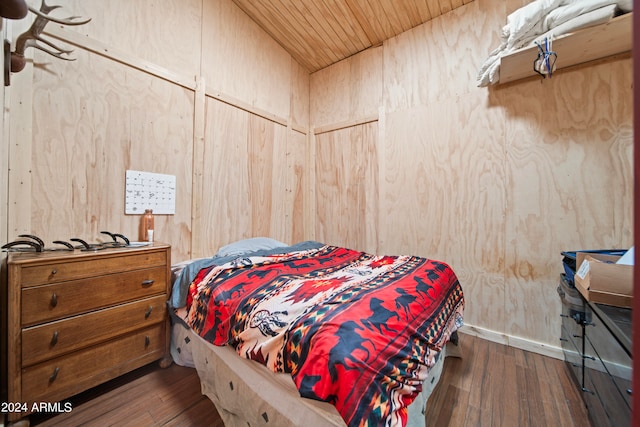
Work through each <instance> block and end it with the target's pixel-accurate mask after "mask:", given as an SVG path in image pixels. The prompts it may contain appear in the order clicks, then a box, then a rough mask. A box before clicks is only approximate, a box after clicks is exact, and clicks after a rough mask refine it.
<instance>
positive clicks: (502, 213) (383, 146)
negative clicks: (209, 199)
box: [311, 0, 633, 353]
mask: <svg viewBox="0 0 640 427" xmlns="http://www.w3.org/2000/svg"><path fill="white" fill-rule="evenodd" d="M516 3H519V2H517V1H514V2H510V3H509V2H508V3H504V2H498V1H493V0H477V1H474V2H473V3H471V4H468V5H465V6H463V7H460V8H458V9H456V10H455V11H453V12H452V13H450V14H447V15H445V16H442V17H439V18H436V19H433V20H432V21H430V22H428V23H426V24H423V25H420V26H418V27H416V28H413V29H412V30H410V31H408V32H405V33H403V34H401V35H399V36H397V37H395V38H393V39H391V40H389V41H387V42H385V43H384V45H383V46H382V48H380V50H382V54H383V58H384V60H383V71H382V76H384V80H383V98H382V104H381V106H382V107H383V110H384V111H383V112H381V113H380V117H381V118H382V119H383V120H382V121H381V122H379V124H381V125H382V126H384V129H383V131H382V132H381V133H380V139H379V141H377V142H376V141H369V147H370V148H371V149H372V148H373V147H376V144H377V148H378V153H377V162H378V164H377V169H378V173H379V180H378V183H379V184H378V188H377V190H374V191H373V192H374V193H377V197H378V203H379V210H378V216H377V221H378V226H377V230H376V233H377V247H378V250H379V252H382V253H414V254H418V255H423V256H427V257H434V258H438V259H441V260H443V261H445V262H448V263H450V264H451V266H452V267H453V268H454V270H455V271H456V272H457V273H458V274H459V276H460V278H461V282H462V284H463V288H464V289H465V295H466V297H467V298H466V301H467V305H466V307H465V321H466V322H467V323H468V324H469V325H473V326H475V327H478V328H479V329H480V330H484V331H492V333H493V334H494V335H495V336H497V337H500V336H502V337H507V338H505V342H509V343H514V344H515V345H519V346H526V347H527V348H528V349H534V348H536V347H538V348H539V349H540V350H539V351H544V348H557V347H558V334H559V330H560V317H559V313H560V306H559V298H558V296H557V293H556V290H555V289H556V286H557V283H558V275H559V273H560V272H561V271H562V264H561V256H560V252H561V251H563V250H571V249H580V248H603V247H629V246H630V245H631V244H632V235H631V232H632V217H631V213H632V205H631V201H632V194H631V186H632V182H633V179H632V176H633V172H632V161H631V157H632V118H631V117H632V109H631V90H630V89H631V85H632V81H633V80H632V75H631V70H632V67H631V60H630V59H628V58H627V59H624V58H623V59H616V60H613V61H608V62H605V63H601V64H596V65H594V66H589V67H581V68H579V69H575V70H572V71H570V72H567V74H566V75H565V76H561V75H558V76H554V78H553V79H552V80H545V81H540V80H537V81H530V82H525V83H523V84H513V85H506V86H505V87H501V88H500V89H497V90H496V89H491V90H485V89H478V88H476V87H475V72H476V70H477V67H479V65H480V64H481V63H482V61H484V57H483V56H484V54H485V52H488V51H489V50H490V49H492V48H493V47H495V46H493V43H495V42H496V41H497V37H496V36H495V35H494V34H497V32H498V30H499V28H501V26H502V25H503V24H504V20H505V19H506V13H507V10H511V11H512V10H514V9H515V8H517V7H516V6H520V5H519V4H518V5H516ZM436 46H438V49H436V48H435V47H436ZM443 53H445V54H444V55H443ZM356 60H358V61H360V63H359V65H358V66H359V67H360V68H361V69H366V68H367V64H369V68H371V69H372V70H377V69H378V66H379V62H377V60H374V59H373V57H369V58H366V57H365V55H364V54H360V55H357V56H355V57H352V58H350V59H348V60H347V61H345V62H347V64H343V63H340V64H337V65H334V66H332V67H329V68H327V69H324V70H322V71H319V72H317V73H314V74H313V75H312V85H311V99H312V104H311V123H318V121H317V120H318V119H317V118H318V117H331V116H330V112H331V111H332V110H334V109H335V111H340V114H337V115H336V116H344V115H346V114H352V113H351V112H350V111H349V109H348V108H345V106H344V104H345V102H350V100H351V99H352V98H349V97H346V96H345V95H344V94H343V95H342V96H336V97H335V99H336V100H337V101H336V105H335V106H333V104H332V102H331V100H332V98H331V97H330V96H327V97H324V96H323V94H322V92H323V91H324V90H327V89H325V88H328V91H329V93H331V88H332V85H331V83H330V82H338V84H337V86H338V87H340V86H341V85H343V83H342V82H343V81H349V82H351V80H350V66H349V64H348V63H349V62H351V61H356ZM556 77H557V78H556ZM355 84H356V87H352V88H350V89H349V90H350V92H349V93H351V94H354V93H356V94H357V93H366V92H367V90H370V91H372V92H375V91H377V90H378V87H379V86H378V84H379V83H378V82H375V80H371V81H369V82H365V80H360V81H358V82H357V83H355ZM342 87H345V86H342ZM316 97H320V98H316ZM316 99H321V100H322V102H320V101H314V100H316ZM345 99H347V101H345ZM370 108H371V109H373V108H372V107H370ZM327 112H329V113H327ZM334 117H335V116H334ZM326 120H328V119H326ZM334 120H335V119H334ZM356 128H357V126H356V127H354V129H356ZM347 131H348V129H344V130H343V131H341V133H340V134H339V135H340V139H336V140H335V142H333V146H338V145H339V144H340V142H342V144H347V142H348V141H349V137H348V135H349V133H348V132H347ZM332 134H333V132H332ZM322 136H323V135H319V136H316V137H315V138H316V139H320V138H321V137H322ZM316 150H317V156H318V159H322V156H325V155H326V154H324V153H322V150H323V148H322V145H321V144H317V147H316ZM327 156H328V158H331V155H327ZM323 161H324V160H318V161H316V167H318V165H321V164H322V162H323ZM333 166H334V167H338V168H339V169H338V170H335V171H333V173H334V174H335V175H336V176H340V174H344V175H345V176H349V174H354V173H355V171H357V170H358V163H357V161H354V162H353V163H341V162H340V161H335V160H334V161H333ZM341 168H344V170H342V169H341ZM316 176H317V177H321V176H322V172H319V171H316ZM326 185H329V186H336V187H338V186H340V188H343V190H342V191H347V190H346V189H344V188H345V187H344V184H342V183H338V182H337V181H331V180H329V179H325V180H323V181H322V182H316V186H315V188H316V191H318V192H319V194H321V192H322V193H324V194H331V192H332V191H333V192H336V191H339V190H337V189H336V188H334V189H326V188H324V186H326ZM371 197H372V198H373V197H375V195H372V196H371ZM316 199H317V200H318V201H320V200H323V196H321V195H318V196H317V197H316ZM324 200H328V198H326V197H325V199H324ZM333 200H334V201H333V203H334V204H335V203H338V204H340V205H341V206H332V207H331V208H330V209H331V211H332V212H343V211H346V210H348V209H349V208H350V204H349V203H348V202H347V201H346V200H340V199H337V198H334V199H333ZM336 201H337V202H336ZM322 209H324V208H322V207H321V206H319V205H318V207H317V212H318V220H320V212H321V210H322ZM334 216H337V217H338V218H340V220H339V221H340V222H339V225H338V227H341V229H347V228H348V227H349V224H350V225H351V227H354V229H361V224H360V220H359V219H355V218H354V220H352V221H351V222H350V223H349V221H348V220H345V219H344V218H345V216H344V215H342V216H339V215H334ZM325 221H326V220H325ZM319 229H320V228H319V227H316V232H318V230H319ZM342 234H343V235H346V234H345V232H343V233H342ZM361 240H366V238H364V239H362V238H361ZM372 246H376V245H372ZM556 353H557V352H556Z"/></svg>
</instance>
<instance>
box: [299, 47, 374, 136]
mask: <svg viewBox="0 0 640 427" xmlns="http://www.w3.org/2000/svg"><path fill="white" fill-rule="evenodd" d="M382 61H383V56H382V49H381V48H373V49H370V50H367V51H366V52H363V53H362V54H360V55H357V56H355V57H353V58H351V59H350V60H348V61H343V62H340V63H337V64H335V65H333V66H331V67H329V68H327V69H325V70H324V71H323V72H322V73H314V74H312V75H311V77H310V90H311V93H313V96H312V97H311V98H310V104H311V107H310V109H311V111H312V112H313V114H312V116H311V125H312V126H314V127H322V126H324V125H330V124H332V123H340V122H345V121H348V120H353V119H359V118H361V117H365V116H370V115H374V114H375V115H377V114H378V108H379V106H380V103H381V100H382V83H383V77H382V70H383V65H382V64H383V62H382Z"/></svg>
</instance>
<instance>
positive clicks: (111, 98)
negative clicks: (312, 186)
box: [6, 0, 309, 262]
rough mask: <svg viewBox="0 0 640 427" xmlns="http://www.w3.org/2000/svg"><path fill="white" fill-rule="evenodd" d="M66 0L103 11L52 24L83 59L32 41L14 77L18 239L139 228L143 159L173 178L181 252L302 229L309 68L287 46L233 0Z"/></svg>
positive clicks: (165, 225)
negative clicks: (129, 194) (134, 189)
mask: <svg viewBox="0 0 640 427" xmlns="http://www.w3.org/2000/svg"><path fill="white" fill-rule="evenodd" d="M59 4H61V5H62V6H63V8H62V9H61V10H59V11H56V13H57V14H58V16H69V15H83V16H89V17H92V18H93V19H92V21H91V22H90V23H88V24H86V25H83V26H80V27H64V28H63V27H60V26H58V25H54V24H50V25H49V26H48V27H47V30H46V31H47V33H48V36H49V37H50V38H53V39H56V40H57V42H58V43H59V44H61V45H66V46H71V47H73V48H74V49H75V52H74V54H73V55H74V57H75V58H76V60H75V61H73V62H65V61H60V60H57V59H55V58H51V57H49V56H47V55H45V54H43V53H41V52H36V51H33V52H30V54H31V55H33V61H30V63H29V64H28V65H27V69H26V70H25V71H23V72H22V73H20V74H15V75H14V76H13V83H12V86H11V87H10V89H9V90H8V93H10V103H9V106H8V109H7V110H8V111H9V114H10V120H11V125H10V131H9V134H10V135H9V138H10V140H11V142H12V144H11V146H10V155H11V164H10V165H9V166H8V170H9V194H8V195H7V196H6V199H7V200H8V201H9V208H8V212H7V215H6V216H7V218H6V224H7V227H6V229H7V230H8V239H14V238H15V237H16V236H17V235H18V234H20V233H33V234H36V235H39V236H41V237H42V238H43V239H44V240H45V241H46V242H51V241H52V240H54V239H62V240H68V239H70V238H72V237H80V238H83V239H85V240H88V241H96V240H101V239H102V238H104V237H105V236H102V235H101V234H100V231H102V230H109V231H112V232H120V233H123V234H125V235H127V236H129V237H131V238H133V239H135V240H137V239H138V236H137V230H138V222H139V220H140V218H139V217H138V216H135V215H125V214H124V188H125V186H124V179H125V171H126V170H128V169H133V170H141V171H148V172H155V173H163V174H170V175H175V176H176V183H177V189H176V212H175V215H159V216H157V218H156V222H155V223H156V236H157V240H160V241H164V242H168V243H170V244H171V245H172V248H173V251H172V256H173V261H174V262H177V261H181V260H184V259H188V258H192V257H194V256H204V255H210V254H211V252H212V251H213V250H214V249H215V248H218V247H219V246H221V245H224V244H226V243H229V242H230V241H233V240H237V239H240V238H244V237H252V236H263V235H264V236H269V237H273V238H277V239H280V240H282V241H285V242H288V243H292V242H294V241H298V240H302V238H303V235H304V221H305V211H304V209H305V207H304V206H305V198H306V197H307V195H306V191H305V190H306V189H307V188H308V178H307V177H306V176H305V171H304V164H305V162H306V158H307V144H306V140H307V129H308V111H309V78H308V74H307V73H304V72H303V70H302V68H301V67H300V66H299V65H298V64H296V63H295V62H294V61H293V60H292V59H291V57H290V55H288V54H287V53H286V52H284V50H283V49H282V48H281V47H280V46H279V45H277V44H276V43H275V42H274V41H273V40H272V39H271V38H270V37H269V36H267V35H266V33H264V32H263V31H262V30H260V29H259V28H258V27H257V25H256V24H255V23H253V21H251V20H250V19H249V18H248V17H247V16H246V15H245V14H244V13H243V12H241V11H240V10H239V9H238V8H237V7H236V6H235V5H233V3H232V2H231V1H230V0H215V1H202V0H188V1H182V0H181V1H175V0H161V1H146V0H143V1H139V2H138V1H136V2H129V1H125V0H116V1H112V2H109V3H108V4H105V3H104V2H100V1H76V0H61V1H60V2H59ZM33 5H34V6H35V7H39V2H37V1H35V0H34V1H33ZM29 23H30V22H29V19H25V20H24V21H20V22H16V23H14V24H13V30H14V34H18V33H19V32H20V31H22V30H23V29H24V28H26V27H27V26H28V25H29Z"/></svg>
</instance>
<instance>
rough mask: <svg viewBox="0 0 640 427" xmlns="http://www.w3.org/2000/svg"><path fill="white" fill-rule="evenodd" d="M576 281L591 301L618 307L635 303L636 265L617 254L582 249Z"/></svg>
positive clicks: (580, 289)
mask: <svg viewBox="0 0 640 427" xmlns="http://www.w3.org/2000/svg"><path fill="white" fill-rule="evenodd" d="M576 255H577V257H576V268H577V270H576V274H575V276H574V283H575V286H576V289H578V291H580V293H581V294H582V296H584V297H585V299H586V300H587V301H591V302H597V303H600V304H607V305H614V306H617V307H631V306H632V305H633V265H624V264H616V261H618V259H619V258H620V257H619V256H616V255H604V254H595V253H587V252H578V253H577V254H576Z"/></svg>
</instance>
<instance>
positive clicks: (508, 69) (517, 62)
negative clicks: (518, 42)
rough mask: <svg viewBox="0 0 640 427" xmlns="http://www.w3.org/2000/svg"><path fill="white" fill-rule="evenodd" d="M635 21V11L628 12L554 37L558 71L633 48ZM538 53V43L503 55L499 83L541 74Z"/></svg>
mask: <svg viewBox="0 0 640 427" xmlns="http://www.w3.org/2000/svg"><path fill="white" fill-rule="evenodd" d="M632 21H633V13H626V14H624V15H621V16H618V17H616V18H613V19H612V20H611V21H609V22H607V23H606V24H601V25H596V26H594V27H589V28H584V29H582V30H578V31H576V32H573V33H569V34H564V35H562V36H558V37H557V38H556V37H554V39H553V50H554V51H555V52H556V53H557V55H558V58H557V60H556V72H558V70H560V69H562V68H568V67H571V66H574V65H578V64H583V63H585V62H590V61H595V60H598V59H602V58H606V57H609V56H613V55H618V54H621V53H625V52H630V51H631V42H632V35H631V30H632V27H633V26H632ZM537 57H538V47H537V46H531V47H526V48H522V49H519V50H517V51H515V52H513V53H511V54H509V55H506V56H504V57H502V58H501V59H500V81H499V82H498V83H499V84H502V83H507V82H511V81H514V80H520V79H524V78H527V77H531V76H537V75H538V74H537V73H536V72H535V71H533V61H534V60H535V59H536V58H537Z"/></svg>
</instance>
